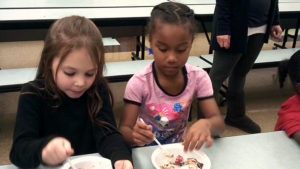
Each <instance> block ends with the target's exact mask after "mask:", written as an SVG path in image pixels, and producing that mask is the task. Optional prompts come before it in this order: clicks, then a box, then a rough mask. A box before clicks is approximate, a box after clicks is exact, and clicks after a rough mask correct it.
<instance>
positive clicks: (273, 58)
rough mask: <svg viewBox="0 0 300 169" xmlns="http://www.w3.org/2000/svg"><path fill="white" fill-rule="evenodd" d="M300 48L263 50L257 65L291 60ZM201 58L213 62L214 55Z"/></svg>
mask: <svg viewBox="0 0 300 169" xmlns="http://www.w3.org/2000/svg"><path fill="white" fill-rule="evenodd" d="M298 50H300V48H289V49H278V50H267V51H264V50H262V51H261V52H260V54H259V55H258V57H257V59H256V60H255V63H270V62H280V61H282V60H285V59H289V58H290V57H291V56H292V55H293V54H294V53H296V52H297V51H298ZM200 58H204V59H206V60H207V61H209V62H211V63H212V62H213V55H212V54H210V55H201V57H200Z"/></svg>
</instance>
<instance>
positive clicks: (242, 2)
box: [211, 0, 279, 53]
mask: <svg viewBox="0 0 300 169" xmlns="http://www.w3.org/2000/svg"><path fill="white" fill-rule="evenodd" d="M270 1H271V5H270V10H269V15H268V23H267V32H266V34H265V38H264V42H265V43H267V42H268V38H269V33H270V30H271V28H272V26H273V25H279V10H278V0H270ZM248 3H249V0H216V7H215V13H214V21H213V32H212V37H211V39H212V41H211V47H212V49H213V50H226V49H224V48H220V46H219V44H218V42H217V38H216V36H218V35H231V39H230V48H229V49H228V50H227V51H229V52H233V53H243V52H245V49H246V44H247V35H248V25H247V24H248V6H249V5H248Z"/></svg>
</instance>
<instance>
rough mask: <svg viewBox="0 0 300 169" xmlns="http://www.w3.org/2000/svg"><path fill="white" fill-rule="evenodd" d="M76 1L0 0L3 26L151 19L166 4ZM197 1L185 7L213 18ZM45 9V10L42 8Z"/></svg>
mask: <svg viewBox="0 0 300 169" xmlns="http://www.w3.org/2000/svg"><path fill="white" fill-rule="evenodd" d="M19 1H25V0H19ZM56 1H58V0H56ZM73 1H74V3H75V4H74V5H72V4H71V3H67V2H68V1H63V2H64V3H61V4H59V5H60V6H62V8H57V3H54V2H52V1H46V2H45V1H29V0H27V1H26V3H24V2H23V3H20V4H18V3H17V2H15V1H11V0H1V1H0V22H8V21H22V22H23V21H43V20H56V19H60V18H62V17H65V16H70V15H81V16H85V17H87V18H90V19H113V18H115V19H123V18H148V17H149V16H150V13H151V10H152V8H153V6H154V5H155V4H158V3H160V2H163V1H162V0H155V1H142V2H141V3H136V2H132V3H129V2H130V0H126V1H120V3H119V1H118V3H116V2H114V1H116V0H114V1H112V2H110V1H108V0H106V1H104V2H103V3H102V1H101V4H100V1H91V0H90V1H88V2H87V4H86V5H82V4H80V2H79V0H73ZM73 1H72V2H73ZM127 1H128V3H129V5H127V6H126V5H125V4H126V3H127ZM177 1H180V0H177ZM194 1H196V0H193V1H192V2H189V1H188V2H186V4H192V5H188V6H189V7H190V8H192V9H193V10H194V11H195V15H213V13H214V9H215V4H214V3H210V2H209V1H210V0H204V1H203V3H202V2H201V0H199V3H198V4H196V3H195V4H194V3H193V2H194ZM286 1H287V0H286ZM60 2H62V1H60ZM81 2H82V1H81ZM125 2H126V3H125ZM1 3H2V4H1ZM123 3H124V4H123ZM71 5H72V6H73V7H72V6H71ZM93 5H94V6H93ZM100 5H101V6H100ZM102 5H103V6H102ZM130 5H132V6H130ZM134 5H135V6H134ZM43 6H44V7H46V8H41V7H43ZM48 6H50V7H54V6H55V7H56V8H47V7H48ZM91 6H93V7H91ZM1 7H2V8H1ZM5 7H15V9H13V8H12V9H6V8H5ZM22 7H25V8H22ZM30 7H31V8H30ZM70 7H72V8H70ZM279 10H280V12H299V11H300V2H290V3H279Z"/></svg>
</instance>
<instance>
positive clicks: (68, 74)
mask: <svg viewBox="0 0 300 169" xmlns="http://www.w3.org/2000/svg"><path fill="white" fill-rule="evenodd" d="M64 73H65V74H66V75H67V76H73V75H75V73H74V72H72V73H69V72H64Z"/></svg>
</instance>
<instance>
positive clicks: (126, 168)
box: [114, 160, 133, 169]
mask: <svg viewBox="0 0 300 169" xmlns="http://www.w3.org/2000/svg"><path fill="white" fill-rule="evenodd" d="M114 166H115V169H133V166H132V163H131V162H130V161H129V160H118V161H116V162H115V164H114Z"/></svg>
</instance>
